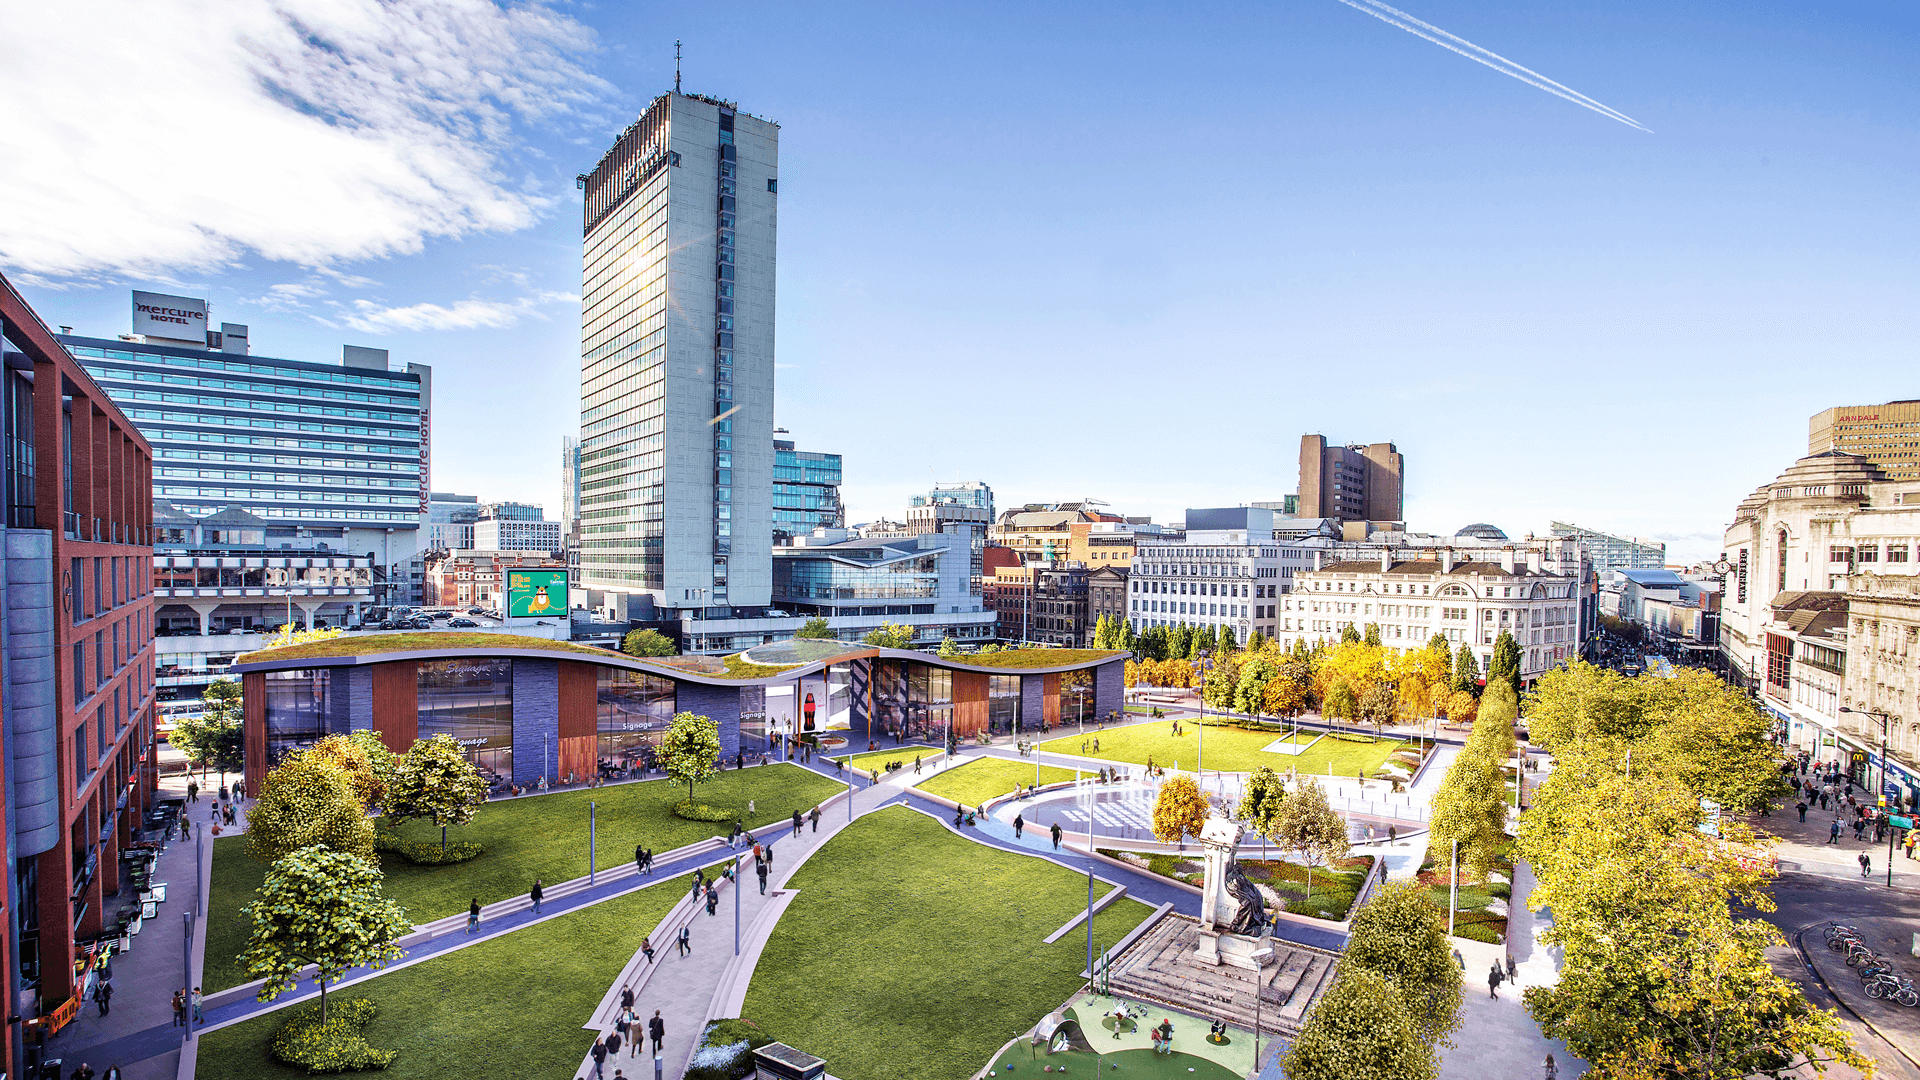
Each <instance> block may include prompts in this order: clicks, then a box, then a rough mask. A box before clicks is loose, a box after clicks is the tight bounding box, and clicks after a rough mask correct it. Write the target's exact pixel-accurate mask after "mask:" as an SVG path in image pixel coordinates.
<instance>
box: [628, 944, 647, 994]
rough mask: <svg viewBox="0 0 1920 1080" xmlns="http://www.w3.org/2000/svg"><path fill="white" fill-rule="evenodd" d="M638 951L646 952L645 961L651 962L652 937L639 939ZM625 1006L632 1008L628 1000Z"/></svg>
mask: <svg viewBox="0 0 1920 1080" xmlns="http://www.w3.org/2000/svg"><path fill="white" fill-rule="evenodd" d="M640 951H641V952H643V953H645V954H647V963H649V964H651V963H653V938H652V937H651V936H649V937H643V938H641V939H640ZM627 1008H629V1009H631V1008H633V1003H632V1002H628V1003H627Z"/></svg>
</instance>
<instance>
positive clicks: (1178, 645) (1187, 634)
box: [1167, 623, 1194, 660]
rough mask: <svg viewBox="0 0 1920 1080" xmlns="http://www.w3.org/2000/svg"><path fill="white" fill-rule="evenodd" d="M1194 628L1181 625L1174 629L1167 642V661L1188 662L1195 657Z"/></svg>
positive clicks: (1184, 624)
mask: <svg viewBox="0 0 1920 1080" xmlns="http://www.w3.org/2000/svg"><path fill="white" fill-rule="evenodd" d="M1193 649H1194V644H1193V627H1191V626H1188V625H1187V624H1186V623H1181V624H1180V625H1179V626H1176V627H1174V628H1173V634H1172V636H1171V637H1170V638H1169V639H1168V641H1167V659H1169V660H1188V659H1191V658H1192V657H1193Z"/></svg>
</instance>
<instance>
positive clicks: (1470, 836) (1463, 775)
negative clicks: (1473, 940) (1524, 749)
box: [1427, 750, 1507, 881]
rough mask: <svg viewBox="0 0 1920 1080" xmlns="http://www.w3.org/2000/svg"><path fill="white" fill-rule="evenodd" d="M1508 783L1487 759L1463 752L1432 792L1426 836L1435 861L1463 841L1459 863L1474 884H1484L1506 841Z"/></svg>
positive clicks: (1482, 754)
mask: <svg viewBox="0 0 1920 1080" xmlns="http://www.w3.org/2000/svg"><path fill="white" fill-rule="evenodd" d="M1506 826H1507V784H1506V779H1505V778H1504V777H1502V776H1501V775H1500V767H1499V765H1498V764H1497V763H1496V762H1494V761H1493V760H1492V759H1491V758H1490V757H1489V756H1488V755H1487V754H1484V753H1474V752H1469V751H1467V750H1462V751H1461V752H1460V755H1459V756H1458V757H1456V758H1454V759H1453V764H1452V765H1450V766H1448V767H1447V775H1446V776H1445V777H1444V778H1443V779H1442V780H1441V781H1440V787H1439V788H1438V789H1436V790H1435V791H1434V793H1433V816H1432V818H1431V819H1430V820H1429V821H1428V823H1427V837H1428V840H1429V842H1430V843H1431V845H1432V850H1433V854H1434V858H1436V859H1438V858H1443V857H1446V856H1448V855H1449V854H1450V853H1451V845H1452V842H1453V841H1455V840H1458V841H1460V862H1461V865H1462V866H1464V867H1466V869H1467V873H1468V875H1469V876H1470V877H1471V878H1472V879H1473V880H1475V881H1485V880H1486V879H1487V875H1488V874H1489V873H1491V872H1492V871H1493V868H1494V867H1495V866H1496V865H1497V864H1498V862H1499V859H1500V852H1501V849H1502V848H1503V847H1504V846H1505V844H1506V841H1507V827H1506Z"/></svg>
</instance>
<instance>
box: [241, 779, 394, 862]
mask: <svg viewBox="0 0 1920 1080" xmlns="http://www.w3.org/2000/svg"><path fill="white" fill-rule="evenodd" d="M316 845H318V846H320V847H324V848H327V849H329V850H332V851H338V852H341V853H343V854H347V855H352V856H355V857H357V858H361V859H365V860H367V861H368V862H369V863H371V862H372V861H373V823H372V822H371V821H369V820H368V818H367V807H366V804H365V803H363V802H361V801H360V797H359V796H358V795H357V794H355V792H354V789H353V781H352V780H351V779H349V778H348V776H347V774H346V773H345V772H343V771H341V769H340V767H339V766H338V765H336V764H334V762H333V761H332V760H330V759H329V758H328V757H326V756H324V755H318V754H311V753H306V752H295V753H292V754H288V755H287V756H286V757H285V758H284V759H282V760H281V762H280V764H279V765H278V766H277V767H275V768H274V770H273V771H272V772H269V773H268V774H267V778H266V781H265V782H264V783H262V784H261V785H260V794H259V801H257V802H255V803H254V805H253V808H252V809H251V810H248V811H247V854H248V855H250V856H252V857H253V858H256V859H259V860H260V861H261V862H267V863H270V862H275V861H277V860H279V859H282V858H285V857H286V856H287V855H289V854H291V853H293V852H295V851H299V850H300V849H302V848H308V847H314V846H316Z"/></svg>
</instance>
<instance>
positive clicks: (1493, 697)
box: [1467, 679, 1520, 768]
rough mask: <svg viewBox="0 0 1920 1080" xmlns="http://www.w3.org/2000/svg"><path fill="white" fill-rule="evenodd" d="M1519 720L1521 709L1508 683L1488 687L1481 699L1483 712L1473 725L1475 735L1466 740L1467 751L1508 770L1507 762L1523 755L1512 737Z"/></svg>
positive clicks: (1481, 710) (1500, 681)
mask: <svg viewBox="0 0 1920 1080" xmlns="http://www.w3.org/2000/svg"><path fill="white" fill-rule="evenodd" d="M1519 718H1520V705H1519V702H1517V701H1515V700H1514V697H1513V688H1512V687H1511V686H1509V685H1508V683H1507V681H1506V680H1505V679H1500V680H1498V681H1495V682H1491V683H1488V684H1487V692H1486V693H1484V694H1482V695H1480V711H1479V715H1478V716H1477V717H1475V719H1474V721H1473V732H1472V734H1470V735H1468V736H1467V746H1468V748H1469V749H1470V750H1472V751H1474V752H1477V753H1481V754H1484V755H1485V756H1486V757H1487V759H1488V760H1490V761H1493V762H1495V763H1496V764H1498V765H1499V766H1500V767H1502V768H1505V767H1506V764H1507V762H1508V761H1511V760H1513V759H1515V758H1517V757H1518V756H1519V753H1520V744H1519V742H1518V741H1517V740H1516V739H1515V738H1514V735H1513V725H1514V722H1515V721H1517V720H1518V719H1519Z"/></svg>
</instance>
